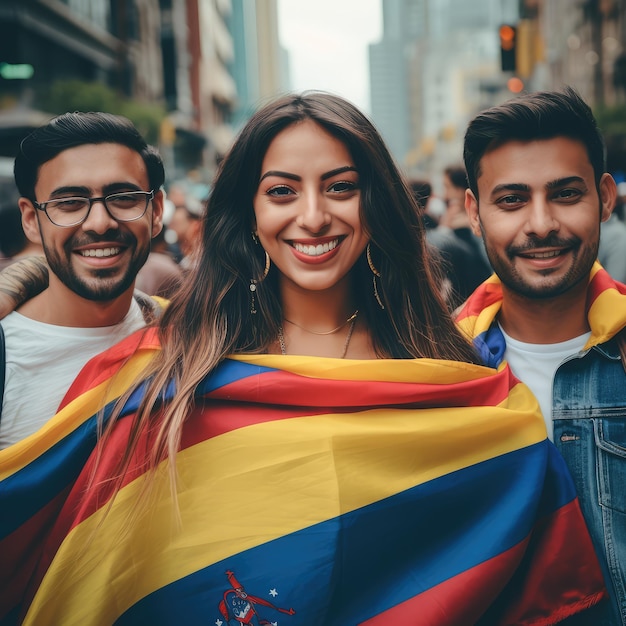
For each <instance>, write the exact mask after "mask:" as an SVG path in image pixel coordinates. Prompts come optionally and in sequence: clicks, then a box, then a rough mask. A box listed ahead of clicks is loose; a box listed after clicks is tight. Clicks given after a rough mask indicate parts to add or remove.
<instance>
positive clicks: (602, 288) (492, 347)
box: [456, 261, 626, 367]
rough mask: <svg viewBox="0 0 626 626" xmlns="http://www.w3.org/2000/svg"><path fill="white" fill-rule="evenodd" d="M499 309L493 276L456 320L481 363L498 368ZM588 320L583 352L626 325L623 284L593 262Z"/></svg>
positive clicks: (499, 294) (499, 295)
mask: <svg viewBox="0 0 626 626" xmlns="http://www.w3.org/2000/svg"><path fill="white" fill-rule="evenodd" d="M501 306H502V283H501V282H500V279H499V278H498V277H497V276H496V275H495V274H493V275H492V276H491V277H490V278H488V279H487V280H486V281H485V282H484V283H482V284H481V285H480V286H479V287H478V288H477V289H476V290H475V291H474V293H473V294H472V295H471V296H470V297H469V298H468V299H467V301H466V302H465V303H464V304H463V306H462V307H460V309H459V311H458V313H457V317H456V321H457V324H458V326H459V327H460V328H461V330H463V331H464V332H465V334H466V335H467V336H468V337H470V338H471V339H472V340H473V342H474V346H475V347H476V349H477V350H478V351H479V353H480V355H481V357H482V359H483V361H484V362H485V363H487V364H488V365H490V366H491V367H497V366H498V365H499V364H500V363H501V362H502V359H503V357H504V351H505V348H506V345H505V342H504V336H503V335H502V332H501V331H500V328H499V327H498V324H497V323H496V315H497V314H498V311H499V310H500V307H501ZM586 307H587V320H588V321H589V327H590V328H591V336H590V337H589V339H588V341H587V344H586V345H585V348H584V349H585V350H588V349H590V348H592V347H593V346H596V345H598V344H601V343H604V342H606V341H608V340H609V339H611V338H612V337H613V336H615V334H617V333H618V332H619V331H620V330H622V328H624V326H626V285H624V284H622V283H619V282H617V281H615V280H614V279H613V278H611V276H610V275H609V274H608V272H607V271H606V270H605V269H603V267H602V266H601V265H600V263H598V262H597V261H596V263H594V265H593V267H592V269H591V273H590V276H589V285H588V287H587V303H586Z"/></svg>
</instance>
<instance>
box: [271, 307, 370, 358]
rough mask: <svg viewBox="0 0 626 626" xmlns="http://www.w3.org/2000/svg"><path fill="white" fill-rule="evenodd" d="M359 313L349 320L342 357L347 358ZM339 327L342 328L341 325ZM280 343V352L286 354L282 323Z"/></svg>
mask: <svg viewBox="0 0 626 626" xmlns="http://www.w3.org/2000/svg"><path fill="white" fill-rule="evenodd" d="M357 313H358V311H356V312H355V313H354V315H352V317H350V319H349V320H348V322H350V328H349V329H348V336H347V337H346V342H345V343H344V344H343V352H342V353H341V356H340V357H339V358H340V359H345V357H346V354H347V353H348V346H349V345H350V339H352V333H353V331H354V327H355V326H356V316H357ZM285 321H287V320H285ZM348 322H346V323H345V324H342V326H345V325H346V324H347V323H348ZM295 326H297V324H295ZM339 328H341V326H340V327H339ZM303 330H306V329H305V328H304V329H303ZM313 334H316V333H313ZM324 334H326V335H329V334H330V333H324ZM278 343H279V345H280V353H281V354H282V355H283V356H286V355H287V347H286V346H285V334H284V332H283V327H282V325H280V326H279V327H278Z"/></svg>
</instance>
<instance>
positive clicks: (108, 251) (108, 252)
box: [79, 248, 120, 257]
mask: <svg viewBox="0 0 626 626" xmlns="http://www.w3.org/2000/svg"><path fill="white" fill-rule="evenodd" d="M119 253H120V249H119V248H97V249H95V250H80V251H79V254H80V255H81V256H97V257H107V256H114V255H116V254H119Z"/></svg>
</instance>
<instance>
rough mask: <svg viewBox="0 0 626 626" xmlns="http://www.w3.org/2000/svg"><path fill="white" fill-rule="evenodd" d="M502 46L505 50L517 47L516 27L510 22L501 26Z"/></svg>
mask: <svg viewBox="0 0 626 626" xmlns="http://www.w3.org/2000/svg"><path fill="white" fill-rule="evenodd" d="M500 46H501V47H502V49H503V50H513V48H514V47H515V27H513V26H509V25H508V24H503V25H502V26H500Z"/></svg>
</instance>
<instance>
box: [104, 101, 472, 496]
mask: <svg viewBox="0 0 626 626" xmlns="http://www.w3.org/2000/svg"><path fill="white" fill-rule="evenodd" d="M303 120H313V121H314V122H316V123H318V124H320V126H322V127H323V128H324V129H325V130H326V131H327V132H329V133H331V134H332V135H333V136H335V137H337V138H338V139H339V140H341V141H342V142H344V144H345V145H346V146H347V147H348V149H349V151H350V153H351V155H352V157H353V159H354V162H355V165H356V168H357V170H358V172H359V180H360V186H361V219H362V223H363V224H364V225H365V228H366V230H367V232H368V233H369V235H370V240H371V255H372V260H373V262H374V265H375V266H376V268H377V269H378V270H379V272H380V278H378V291H379V294H380V296H381V297H382V300H383V302H384V305H385V308H384V309H381V308H380V306H379V304H378V302H377V301H376V299H375V297H374V293H373V285H372V279H373V275H372V273H371V270H370V268H369V267H368V263H367V259H366V258H365V253H363V255H362V256H361V258H359V259H358V260H357V263H356V264H355V266H354V267H353V269H352V270H351V279H352V286H353V293H354V294H355V297H356V298H357V302H356V304H357V306H358V308H359V311H360V315H361V318H362V319H365V321H366V323H367V326H368V329H369V332H370V334H371V337H372V341H373V345H374V348H375V350H376V353H377V354H378V355H379V356H380V357H382V358H420V357H429V358H434V359H448V360H454V361H465V362H470V363H478V362H479V359H478V357H477V355H476V354H475V352H474V350H473V348H472V346H471V345H470V344H469V343H468V340H467V339H466V338H465V337H464V336H462V335H461V333H460V332H459V330H458V329H457V327H456V325H455V324H454V322H453V321H452V318H451V316H450V313H449V311H448V310H447V308H446V305H445V303H444V300H443V298H442V296H441V294H440V292H439V288H438V283H437V280H436V275H435V271H436V270H435V268H434V265H433V263H432V260H431V258H430V256H429V253H428V251H427V247H426V244H425V236H424V230H423V226H422V222H421V219H420V217H419V214H418V211H419V210H420V209H419V208H418V206H417V204H416V202H415V200H414V198H413V195H412V193H411V192H410V190H409V188H408V186H407V184H406V182H405V180H404V178H403V176H402V175H401V174H400V172H399V170H398V168H397V167H396V165H395V164H394V161H393V159H392V157H391V155H390V154H389V151H388V150H387V148H386V147H385V144H384V142H383V140H382V139H381V136H380V135H379V133H378V132H377V131H376V129H375V128H374V126H373V125H372V123H371V122H370V121H369V120H368V119H367V117H366V116H364V115H363V114H362V113H361V112H360V111H359V110H358V109H357V108H355V107H354V106H353V105H352V104H350V103H349V102H347V101H345V100H343V99H342V98H340V97H337V96H334V95H330V94H325V93H319V92H308V93H305V94H302V95H288V96H284V97H282V98H281V99H279V100H278V101H275V102H273V103H271V104H269V105H267V106H265V107H264V108H262V109H261V110H259V111H258V112H257V113H256V114H255V115H253V116H252V118H251V119H250V121H249V122H248V123H247V124H246V126H245V127H244V128H243V130H242V131H241V133H240V134H239V136H238V138H237V139H236V141H235V143H234V145H233V147H232V149H231V150H230V152H229V153H228V155H227V156H226V157H225V159H224V160H223V162H222V164H221V167H220V170H219V172H218V175H217V177H216V180H215V184H214V186H213V190H212V192H211V194H210V198H209V200H208V202H207V211H206V214H205V217H204V221H203V235H202V243H201V248H200V250H199V254H198V257H197V265H196V267H195V269H194V270H193V271H192V272H191V274H190V275H189V276H188V277H187V279H186V281H185V284H184V286H183V287H182V289H181V290H180V291H179V292H178V293H177V294H176V295H175V296H174V298H173V300H172V302H171V304H170V306H169V308H168V309H167V310H166V312H165V314H164V315H163V317H162V318H161V320H160V323H159V335H160V340H161V344H162V350H161V352H160V353H159V354H158V356H157V357H156V358H155V359H154V361H153V362H152V364H151V366H150V368H149V370H148V371H147V372H145V374H144V376H143V378H144V379H145V378H147V379H148V382H147V384H146V387H145V395H144V397H143V400H142V402H141V405H140V407H139V410H138V411H137V412H136V414H135V416H134V417H132V418H126V419H133V420H134V422H133V425H132V428H131V430H130V435H129V440H128V443H127V446H126V448H125V450H124V453H123V455H122V457H121V458H120V460H119V463H118V466H117V468H116V471H115V473H114V474H115V475H114V476H112V477H111V479H112V480H113V481H114V482H115V483H116V485H115V489H114V491H116V490H118V489H119V488H120V487H121V484H122V481H123V478H124V474H125V472H126V471H127V469H128V467H129V464H130V463H131V459H132V458H133V455H135V454H136V452H137V448H138V442H139V441H140V439H141V438H142V437H144V436H146V435H148V436H149V438H150V445H149V446H148V448H147V449H148V452H147V453H146V454H147V458H145V459H144V462H145V464H146V466H147V467H149V468H155V467H156V466H157V465H158V464H159V463H160V462H161V461H163V460H164V459H167V458H169V459H171V460H172V461H173V459H174V457H175V455H176V453H177V451H178V450H179V447H180V443H181V434H182V431H183V425H184V423H185V420H186V419H187V417H188V416H189V414H190V411H191V410H192V408H193V406H194V394H195V391H196V388H197V386H198V384H199V383H200V382H201V381H202V380H203V379H204V378H205V377H206V376H207V375H209V374H210V373H211V372H213V370H215V368H216V367H217V366H218V365H219V364H220V363H221V362H222V361H223V359H224V358H225V357H226V356H227V355H229V354H235V353H245V352H248V353H264V352H266V351H267V349H268V346H269V345H270V344H271V343H272V342H274V341H275V340H276V337H277V332H278V327H279V325H280V324H281V321H282V309H281V302H280V298H279V290H278V273H277V270H276V269H275V268H272V269H271V270H270V272H269V274H268V276H267V277H266V278H265V280H263V281H262V282H260V283H259V284H258V285H257V290H256V292H255V298H256V309H257V313H256V314H252V313H251V312H250V289H249V286H250V281H251V279H255V280H260V279H261V277H262V275H263V269H264V265H265V255H264V251H263V249H262V248H261V247H260V245H259V244H258V243H256V242H255V241H254V239H253V237H252V227H253V223H254V210H253V197H254V194H255V192H256V190H257V186H258V182H259V177H260V172H261V164H262V160H263V156H264V155H265V152H266V150H267V148H268V146H269V144H270V142H271V141H272V139H273V138H274V137H275V136H276V135H277V134H278V133H279V132H281V131H282V130H283V129H285V128H286V127H288V126H290V125H292V124H296V123H298V122H300V121H303ZM172 384H173V385H174V386H175V389H176V393H175V395H174V397H173V399H171V400H170V401H168V402H167V403H165V404H163V402H162V400H163V397H164V390H165V389H166V388H167V387H168V386H169V385H172ZM134 389H135V387H133V389H131V390H130V391H129V392H128V393H127V394H125V396H124V397H122V398H121V399H120V401H119V402H118V405H117V408H116V410H115V411H114V417H115V415H116V414H119V411H120V410H121V407H122V406H123V404H124V402H125V401H126V400H127V398H128V397H129V396H130V394H131V393H132V392H133V391H134ZM157 409H158V410H157ZM157 415H158V418H157ZM114 421H115V420H111V422H110V423H109V426H108V427H107V429H106V430H105V433H104V437H103V440H104V442H106V439H107V437H108V433H110V431H111V429H112V428H113V426H114ZM141 448H142V449H145V448H144V446H143V444H142V446H141ZM174 476H175V471H174V469H173V464H172V479H174ZM174 483H175V481H174V480H172V485H174ZM172 489H173V490H175V487H174V486H173V487H172Z"/></svg>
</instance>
